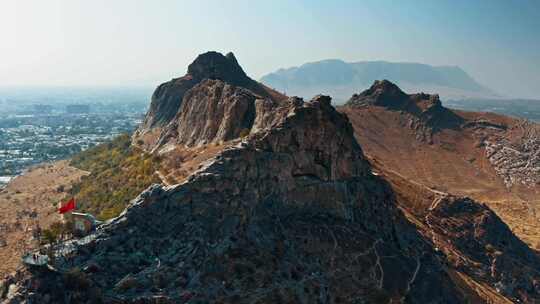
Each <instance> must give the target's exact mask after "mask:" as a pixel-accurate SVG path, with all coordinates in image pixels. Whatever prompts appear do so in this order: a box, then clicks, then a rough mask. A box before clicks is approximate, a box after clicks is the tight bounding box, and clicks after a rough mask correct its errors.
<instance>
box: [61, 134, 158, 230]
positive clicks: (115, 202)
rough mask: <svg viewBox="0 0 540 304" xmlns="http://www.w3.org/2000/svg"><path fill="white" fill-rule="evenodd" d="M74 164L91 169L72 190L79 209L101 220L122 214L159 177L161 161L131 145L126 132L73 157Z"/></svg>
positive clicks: (87, 169)
mask: <svg viewBox="0 0 540 304" xmlns="http://www.w3.org/2000/svg"><path fill="white" fill-rule="evenodd" d="M71 165H72V166H74V167H77V168H79V169H82V170H86V171H89V172H90V175H88V176H85V177H83V178H82V180H81V182H79V183H77V184H75V185H74V186H73V188H72V189H71V195H73V196H74V197H75V198H76V200H77V209H79V210H82V211H83V212H89V213H92V214H94V215H95V216H96V217H97V218H98V219H100V220H106V219H110V218H113V217H115V216H117V215H118V214H120V212H121V211H122V210H124V208H125V207H126V205H127V204H128V203H129V201H130V200H131V199H133V198H135V197H136V196H137V195H138V194H139V193H140V192H141V191H143V190H144V189H146V188H147V187H148V186H150V185H151V184H153V183H159V182H160V179H159V177H158V176H157V175H156V174H155V172H156V170H158V169H159V166H160V160H159V159H158V158H157V157H155V156H153V155H150V154H148V153H145V152H143V151H142V150H140V149H138V148H136V147H133V146H132V145H131V139H130V137H129V135H127V134H124V135H120V136H118V137H117V138H115V139H114V140H113V141H111V142H109V143H105V144H102V145H99V146H96V147H93V148H90V149H88V150H86V151H84V152H81V153H79V154H77V155H76V156H74V157H73V159H72V161H71Z"/></svg>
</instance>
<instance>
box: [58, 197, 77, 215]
mask: <svg viewBox="0 0 540 304" xmlns="http://www.w3.org/2000/svg"><path fill="white" fill-rule="evenodd" d="M73 209H75V198H72V199H70V200H69V202H67V203H66V204H65V205H63V206H62V207H60V209H58V213H60V214H64V213H66V212H68V211H71V210H73Z"/></svg>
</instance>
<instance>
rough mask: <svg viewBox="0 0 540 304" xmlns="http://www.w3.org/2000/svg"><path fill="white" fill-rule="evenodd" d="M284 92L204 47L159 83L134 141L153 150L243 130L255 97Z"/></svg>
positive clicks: (276, 97) (274, 97)
mask: <svg viewBox="0 0 540 304" xmlns="http://www.w3.org/2000/svg"><path fill="white" fill-rule="evenodd" d="M285 99H286V97H285V96H283V95H281V94H280V93H278V92H275V91H273V90H271V89H269V88H267V87H265V86H264V85H262V84H260V83H258V82H256V81H254V80H253V79H251V78H249V77H248V76H247V75H246V73H245V72H244V70H243V69H242V67H240V65H239V64H238V61H237V60H236V58H235V57H234V55H233V54H232V53H229V54H227V55H225V56H224V55H222V54H220V53H218V52H207V53H204V54H201V55H199V56H198V57H197V58H196V59H195V61H193V63H191V64H190V65H189V67H188V71H187V74H186V75H185V76H183V77H180V78H176V79H173V80H171V81H169V82H166V83H163V84H161V85H160V86H159V87H158V88H157V89H156V90H155V91H154V94H153V95H152V101H151V103H150V109H149V111H148V113H147V115H146V117H145V120H144V122H143V124H142V125H141V126H140V127H139V128H138V130H137V131H136V132H135V135H134V142H135V143H139V144H141V145H142V146H143V147H145V148H146V149H148V150H155V149H157V148H160V147H162V146H163V145H165V144H167V143H168V140H169V139H171V136H175V137H176V138H175V140H174V142H175V143H176V144H182V145H186V146H196V145H202V144H206V143H209V142H219V141H224V140H229V139H231V138H235V137H238V136H239V135H240V133H241V132H242V131H243V130H246V131H245V132H248V133H249V130H250V128H251V126H252V124H253V121H254V117H255V115H256V113H255V100H261V101H260V102H263V100H264V102H280V101H283V100H285Z"/></svg>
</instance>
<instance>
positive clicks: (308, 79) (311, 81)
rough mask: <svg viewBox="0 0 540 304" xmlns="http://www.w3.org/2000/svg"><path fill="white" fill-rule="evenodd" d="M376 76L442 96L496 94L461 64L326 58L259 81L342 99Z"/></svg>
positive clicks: (410, 89)
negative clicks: (468, 72)
mask: <svg viewBox="0 0 540 304" xmlns="http://www.w3.org/2000/svg"><path fill="white" fill-rule="evenodd" d="M377 79H388V80H390V81H392V82H394V83H396V84H398V85H399V86H400V87H402V88H403V89H404V90H405V91H408V92H421V91H423V92H426V93H438V94H440V95H441V97H443V98H445V99H446V98H452V99H463V98H493V97H497V94H496V93H494V92H493V91H492V90H491V89H489V88H486V87H485V86H482V85H481V84H479V83H478V82H477V81H476V80H474V79H473V78H472V77H471V76H470V75H468V74H467V73H466V72H465V71H464V70H462V69H461V68H460V67H457V66H431V65H427V64H421V63H397V62H386V61H360V62H345V61H342V60H339V59H329V60H322V61H317V62H310V63H306V64H303V65H301V66H299V67H292V68H287V69H279V70H277V71H276V72H273V73H270V74H268V75H265V76H263V77H262V78H261V82H263V83H264V84H266V85H268V86H270V87H272V88H274V89H276V90H279V91H282V92H284V93H286V94H287V95H298V96H302V97H312V96H314V95H316V94H320V93H323V94H329V95H331V96H332V97H334V101H335V102H336V103H343V102H344V101H346V100H348V99H349V98H350V97H351V95H352V94H353V93H358V92H360V91H362V90H364V89H366V88H368V87H369V86H370V85H371V84H372V83H373V81H374V80H377Z"/></svg>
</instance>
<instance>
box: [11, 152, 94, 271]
mask: <svg viewBox="0 0 540 304" xmlns="http://www.w3.org/2000/svg"><path fill="white" fill-rule="evenodd" d="M86 174H88V173H87V172H85V171H82V170H79V169H77V168H74V167H71V166H69V165H68V162H67V161H60V162H57V163H53V164H44V165H41V166H38V167H35V168H32V169H30V170H29V171H28V172H26V173H25V174H23V175H21V176H19V177H17V178H15V179H14V180H13V181H11V183H9V185H8V186H7V187H6V188H5V189H3V190H2V191H0V261H2V263H0V277H3V276H4V275H6V274H8V273H10V272H12V271H15V269H16V268H17V267H18V266H20V265H21V255H22V254H23V253H26V252H28V251H29V250H32V249H35V248H36V246H37V245H38V240H37V239H36V237H35V236H36V235H35V234H36V232H37V230H38V229H46V228H47V227H48V226H49V225H50V224H52V223H53V222H57V221H59V220H60V215H59V214H58V212H57V208H58V203H59V202H61V201H62V200H64V199H65V198H67V197H68V194H67V193H66V191H67V190H68V188H69V187H70V185H71V184H73V183H75V182H77V181H78V180H80V178H81V177H82V176H85V175H86ZM38 227H39V228H38Z"/></svg>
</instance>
